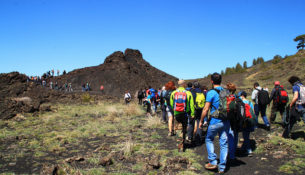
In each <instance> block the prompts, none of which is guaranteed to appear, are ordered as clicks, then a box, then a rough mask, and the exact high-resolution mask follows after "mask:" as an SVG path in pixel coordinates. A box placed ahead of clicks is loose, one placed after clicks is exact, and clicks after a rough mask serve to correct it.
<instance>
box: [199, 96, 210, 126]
mask: <svg viewBox="0 0 305 175" xmlns="http://www.w3.org/2000/svg"><path fill="white" fill-rule="evenodd" d="M210 106H211V103H210V102H206V103H205V106H204V108H203V110H202V113H201V118H200V123H199V128H200V129H201V128H202V123H203V120H204V118H205V117H206V115H207V114H208V112H209V109H210Z"/></svg>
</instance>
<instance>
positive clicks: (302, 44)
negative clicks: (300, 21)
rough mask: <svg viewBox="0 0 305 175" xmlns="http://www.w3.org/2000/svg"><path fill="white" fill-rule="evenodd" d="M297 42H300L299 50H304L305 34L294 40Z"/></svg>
mask: <svg viewBox="0 0 305 175" xmlns="http://www.w3.org/2000/svg"><path fill="white" fill-rule="evenodd" d="M294 41H295V42H299V43H298V45H297V49H300V48H301V50H304V47H305V34H304V35H299V36H297V37H296V38H294Z"/></svg>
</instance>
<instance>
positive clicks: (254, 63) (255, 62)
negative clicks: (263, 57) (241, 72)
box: [252, 58, 257, 66]
mask: <svg viewBox="0 0 305 175" xmlns="http://www.w3.org/2000/svg"><path fill="white" fill-rule="evenodd" d="M252 64H253V66H255V65H256V64H257V61H256V59H255V58H254V59H253V63H252Z"/></svg>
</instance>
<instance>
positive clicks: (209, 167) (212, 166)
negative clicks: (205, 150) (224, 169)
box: [204, 163, 217, 170]
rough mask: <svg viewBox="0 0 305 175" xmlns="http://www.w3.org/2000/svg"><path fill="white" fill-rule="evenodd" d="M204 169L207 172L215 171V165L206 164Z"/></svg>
mask: <svg viewBox="0 0 305 175" xmlns="http://www.w3.org/2000/svg"><path fill="white" fill-rule="evenodd" d="M204 168H205V169H207V170H215V169H217V165H212V164H210V163H207V164H205V165H204Z"/></svg>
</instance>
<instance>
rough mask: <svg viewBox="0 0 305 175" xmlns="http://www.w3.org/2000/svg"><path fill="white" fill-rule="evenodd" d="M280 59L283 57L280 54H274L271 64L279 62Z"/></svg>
mask: <svg viewBox="0 0 305 175" xmlns="http://www.w3.org/2000/svg"><path fill="white" fill-rule="evenodd" d="M281 59H283V58H282V56H281V55H275V56H274V57H273V60H272V63H273V64H276V63H278V62H280V61H281Z"/></svg>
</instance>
